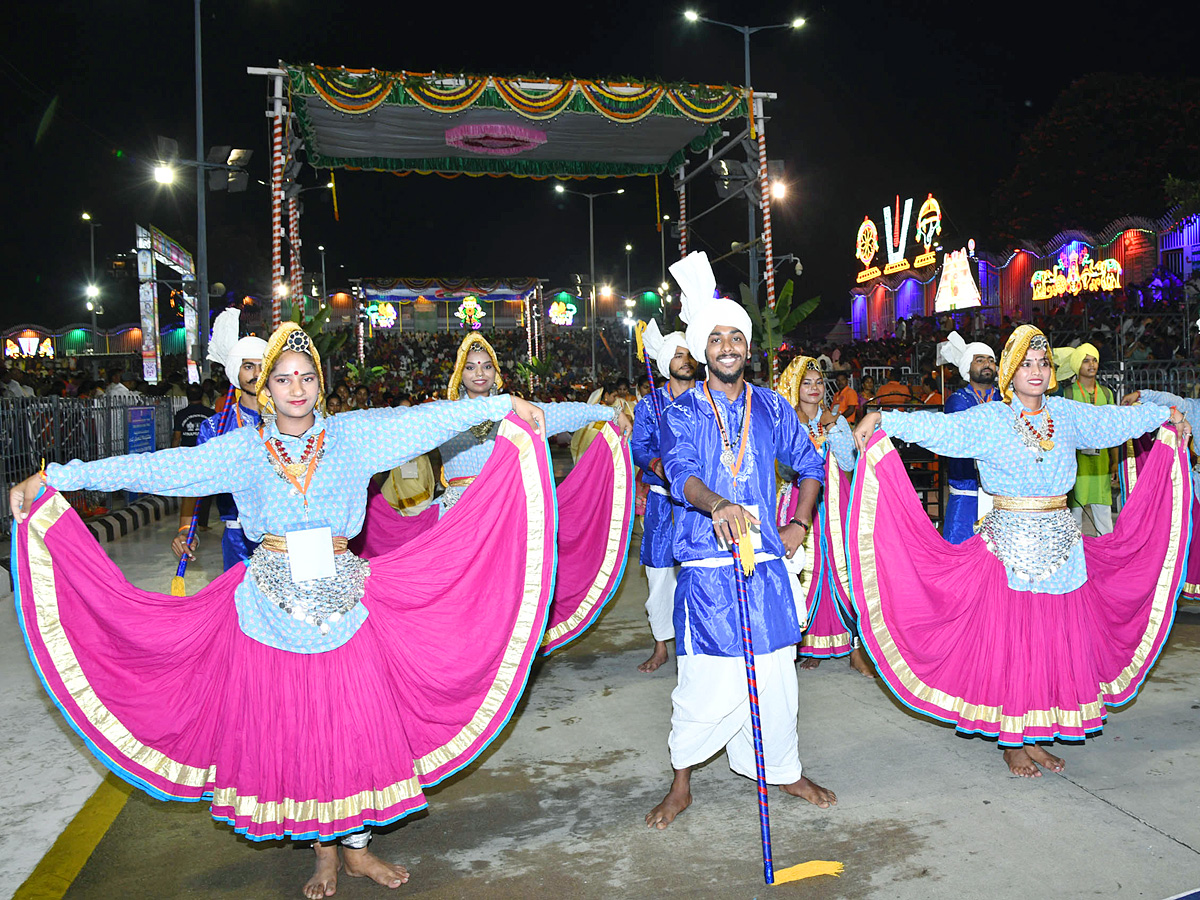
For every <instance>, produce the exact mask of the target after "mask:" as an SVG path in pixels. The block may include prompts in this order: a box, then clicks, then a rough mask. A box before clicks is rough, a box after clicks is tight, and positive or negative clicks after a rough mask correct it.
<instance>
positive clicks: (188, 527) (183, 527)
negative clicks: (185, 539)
mask: <svg viewBox="0 0 1200 900" xmlns="http://www.w3.org/2000/svg"><path fill="white" fill-rule="evenodd" d="M191 528H192V526H191V525H190V524H189V525H180V526H179V533H180V534H186V533H187V532H188V531H190V530H191Z"/></svg>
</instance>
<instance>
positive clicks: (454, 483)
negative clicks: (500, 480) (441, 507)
mask: <svg viewBox="0 0 1200 900" xmlns="http://www.w3.org/2000/svg"><path fill="white" fill-rule="evenodd" d="M474 480H475V476H474V475H463V476H462V477H460V478H451V479H450V480H449V481H448V482H446V486H447V487H466V486H467V485H468V484H470V483H471V482H472V481H474Z"/></svg>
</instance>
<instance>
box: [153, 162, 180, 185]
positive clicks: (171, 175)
mask: <svg viewBox="0 0 1200 900" xmlns="http://www.w3.org/2000/svg"><path fill="white" fill-rule="evenodd" d="M154 180H155V181H157V182H158V183H159V184H174V183H175V170H174V169H173V168H171V167H170V166H165V165H157V166H155V167H154Z"/></svg>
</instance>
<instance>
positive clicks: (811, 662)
mask: <svg viewBox="0 0 1200 900" xmlns="http://www.w3.org/2000/svg"><path fill="white" fill-rule="evenodd" d="M820 664H821V661H820V660H819V659H813V657H811V656H806V657H804V658H803V659H802V660H800V668H802V669H809V670H812V669H815V668H816V667H817V666H819V665H820Z"/></svg>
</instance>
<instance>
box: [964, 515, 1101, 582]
mask: <svg viewBox="0 0 1200 900" xmlns="http://www.w3.org/2000/svg"><path fill="white" fill-rule="evenodd" d="M976 533H977V534H979V535H981V536H982V537H983V540H984V542H985V543H986V544H987V548H988V550H990V551H991V553H992V555H993V556H995V557H996V558H997V559H999V560H1000V562H1002V563H1004V565H1005V566H1006V567H1008V568H1009V569H1011V570H1012V571H1013V574H1015V575H1016V576H1017V578H1019V579H1020V580H1021V581H1030V582H1037V581H1045V580H1046V579H1047V578H1049V577H1050V576H1051V575H1053V574H1054V573H1055V572H1057V571H1058V570H1059V569H1060V568H1061V567H1062V565H1063V563H1065V562H1066V561H1067V558H1068V557H1070V555H1071V551H1072V550H1073V549H1075V545H1076V544H1078V543H1079V541H1080V538H1081V534H1082V533H1081V532H1080V530H1079V525H1078V523H1077V522H1076V521H1075V517H1074V516H1073V515H1071V511H1070V510H1069V509H1055V510H1050V511H1049V512H1018V511H1016V510H1009V509H993V510H992V511H991V512H989V513H988V514H987V515H985V516H984V517H983V519H982V520H981V521H980V523H979V524H978V525H977V526H976Z"/></svg>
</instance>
